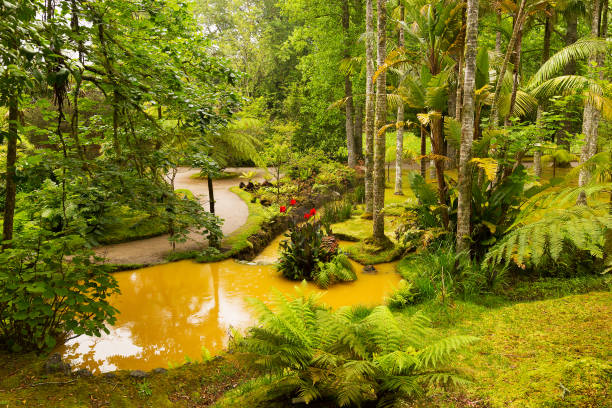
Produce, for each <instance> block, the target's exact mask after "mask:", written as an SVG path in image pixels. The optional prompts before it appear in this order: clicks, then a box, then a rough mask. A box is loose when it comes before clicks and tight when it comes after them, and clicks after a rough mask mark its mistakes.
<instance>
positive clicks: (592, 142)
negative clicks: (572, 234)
mask: <svg viewBox="0 0 612 408" xmlns="http://www.w3.org/2000/svg"><path fill="white" fill-rule="evenodd" d="M600 6H601V2H600V0H594V2H593V19H592V21H591V35H592V36H594V37H595V36H599V34H600V32H599V24H600V12H599V10H600ZM602 62H603V55H601V54H599V53H596V54H594V55H592V56H591V61H590V65H592V66H600V65H601V64H602ZM600 77H601V78H602V79H603V72H600ZM600 119H601V112H600V111H599V109H597V107H596V106H595V105H594V103H593V101H592V100H590V99H589V98H587V100H586V102H585V105H584V113H583V118H582V133H583V134H584V135H585V139H584V145H583V146H582V152H581V154H580V163H584V162H585V161H587V160H589V159H590V158H591V157H593V156H594V155H595V154H596V153H597V138H598V131H599V120H600ZM590 178H591V174H590V172H589V171H588V170H587V169H582V170H581V171H580V175H579V177H578V185H579V186H580V187H583V186H584V185H586V184H587V183H588V182H589V180H590ZM578 203H580V204H586V195H585V193H584V191H582V192H581V193H580V196H579V198H578Z"/></svg>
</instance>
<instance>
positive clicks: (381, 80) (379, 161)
mask: <svg viewBox="0 0 612 408" xmlns="http://www.w3.org/2000/svg"><path fill="white" fill-rule="evenodd" d="M386 3H387V0H377V5H378V28H377V39H378V54H377V55H378V57H377V64H378V68H380V67H382V66H383V65H384V63H385V59H386V57H387V4H386ZM386 122H387V72H386V71H385V70H383V71H382V72H381V73H380V75H378V77H377V78H376V143H375V149H374V211H373V230H372V235H373V236H374V240H375V241H377V242H384V241H385V240H386V236H385V216H384V213H383V208H384V206H385V146H386V132H385V131H384V127H385V124H386Z"/></svg>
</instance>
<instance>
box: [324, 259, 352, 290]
mask: <svg viewBox="0 0 612 408" xmlns="http://www.w3.org/2000/svg"><path fill="white" fill-rule="evenodd" d="M313 280H314V282H315V283H316V284H317V286H319V287H320V288H323V289H327V288H328V287H330V286H331V285H333V284H334V283H337V282H352V281H355V280H357V275H356V274H355V271H354V270H353V266H352V265H351V262H350V261H349V259H348V257H347V256H346V255H344V254H338V255H335V256H333V257H332V258H331V260H329V261H328V262H320V263H319V264H318V268H317V270H316V271H315V273H314V274H313Z"/></svg>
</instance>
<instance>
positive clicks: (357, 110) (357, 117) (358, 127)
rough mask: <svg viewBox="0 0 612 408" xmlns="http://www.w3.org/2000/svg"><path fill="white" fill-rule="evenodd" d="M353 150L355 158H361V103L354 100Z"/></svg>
mask: <svg viewBox="0 0 612 408" xmlns="http://www.w3.org/2000/svg"><path fill="white" fill-rule="evenodd" d="M353 129H354V135H353V136H354V138H355V152H356V153H357V160H358V161H359V160H363V103H362V102H357V101H355V127H354V128H353Z"/></svg>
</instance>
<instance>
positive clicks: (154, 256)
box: [95, 168, 262, 265]
mask: <svg viewBox="0 0 612 408" xmlns="http://www.w3.org/2000/svg"><path fill="white" fill-rule="evenodd" d="M249 170H252V171H257V169H253V168H230V169H226V171H228V172H237V173H240V172H242V171H249ZM198 172H199V170H197V169H190V168H181V169H180V170H179V172H178V174H177V175H176V179H175V181H174V186H175V188H176V189H177V190H178V189H188V190H190V191H191V192H192V193H193V194H194V195H195V196H196V197H197V198H198V200H200V202H201V203H202V204H203V205H204V206H205V208H206V209H208V186H207V183H206V180H205V179H192V178H190V177H191V176H192V175H193V174H196V173H198ZM256 179H260V180H261V179H262V174H261V170H259V171H258V172H257V177H256ZM239 183H240V179H239V178H231V179H224V180H215V181H214V182H213V185H214V191H215V212H216V214H217V215H218V216H219V217H220V218H221V219H223V220H224V221H223V226H222V228H221V229H222V230H223V235H225V236H227V235H229V234H231V233H232V232H234V231H235V230H236V229H238V228H239V227H240V226H242V225H243V224H244V223H245V222H246V220H247V217H248V215H249V209H248V207H247V205H246V204H245V203H244V202H243V201H242V200H241V199H240V197H238V196H237V195H236V194H234V193H232V192H231V191H230V190H229V189H230V188H231V187H234V186H236V185H238V184H239ZM206 245H207V243H206V240H205V239H204V238H203V237H202V236H201V235H198V234H195V233H194V234H190V235H189V239H188V240H187V242H184V243H178V244H176V250H177V251H189V250H195V249H201V248H203V247H205V246H206ZM171 251H172V244H171V243H170V242H169V241H168V234H164V235H160V236H158V237H154V238H147V239H142V240H138V241H131V242H124V243H121V244H114V245H105V246H101V247H98V248H96V249H95V252H96V254H97V255H99V256H103V257H104V258H106V262H108V263H111V264H148V265H152V264H158V263H162V262H164V261H165V258H164V257H165V256H166V255H167V254H168V253H170V252H171Z"/></svg>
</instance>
